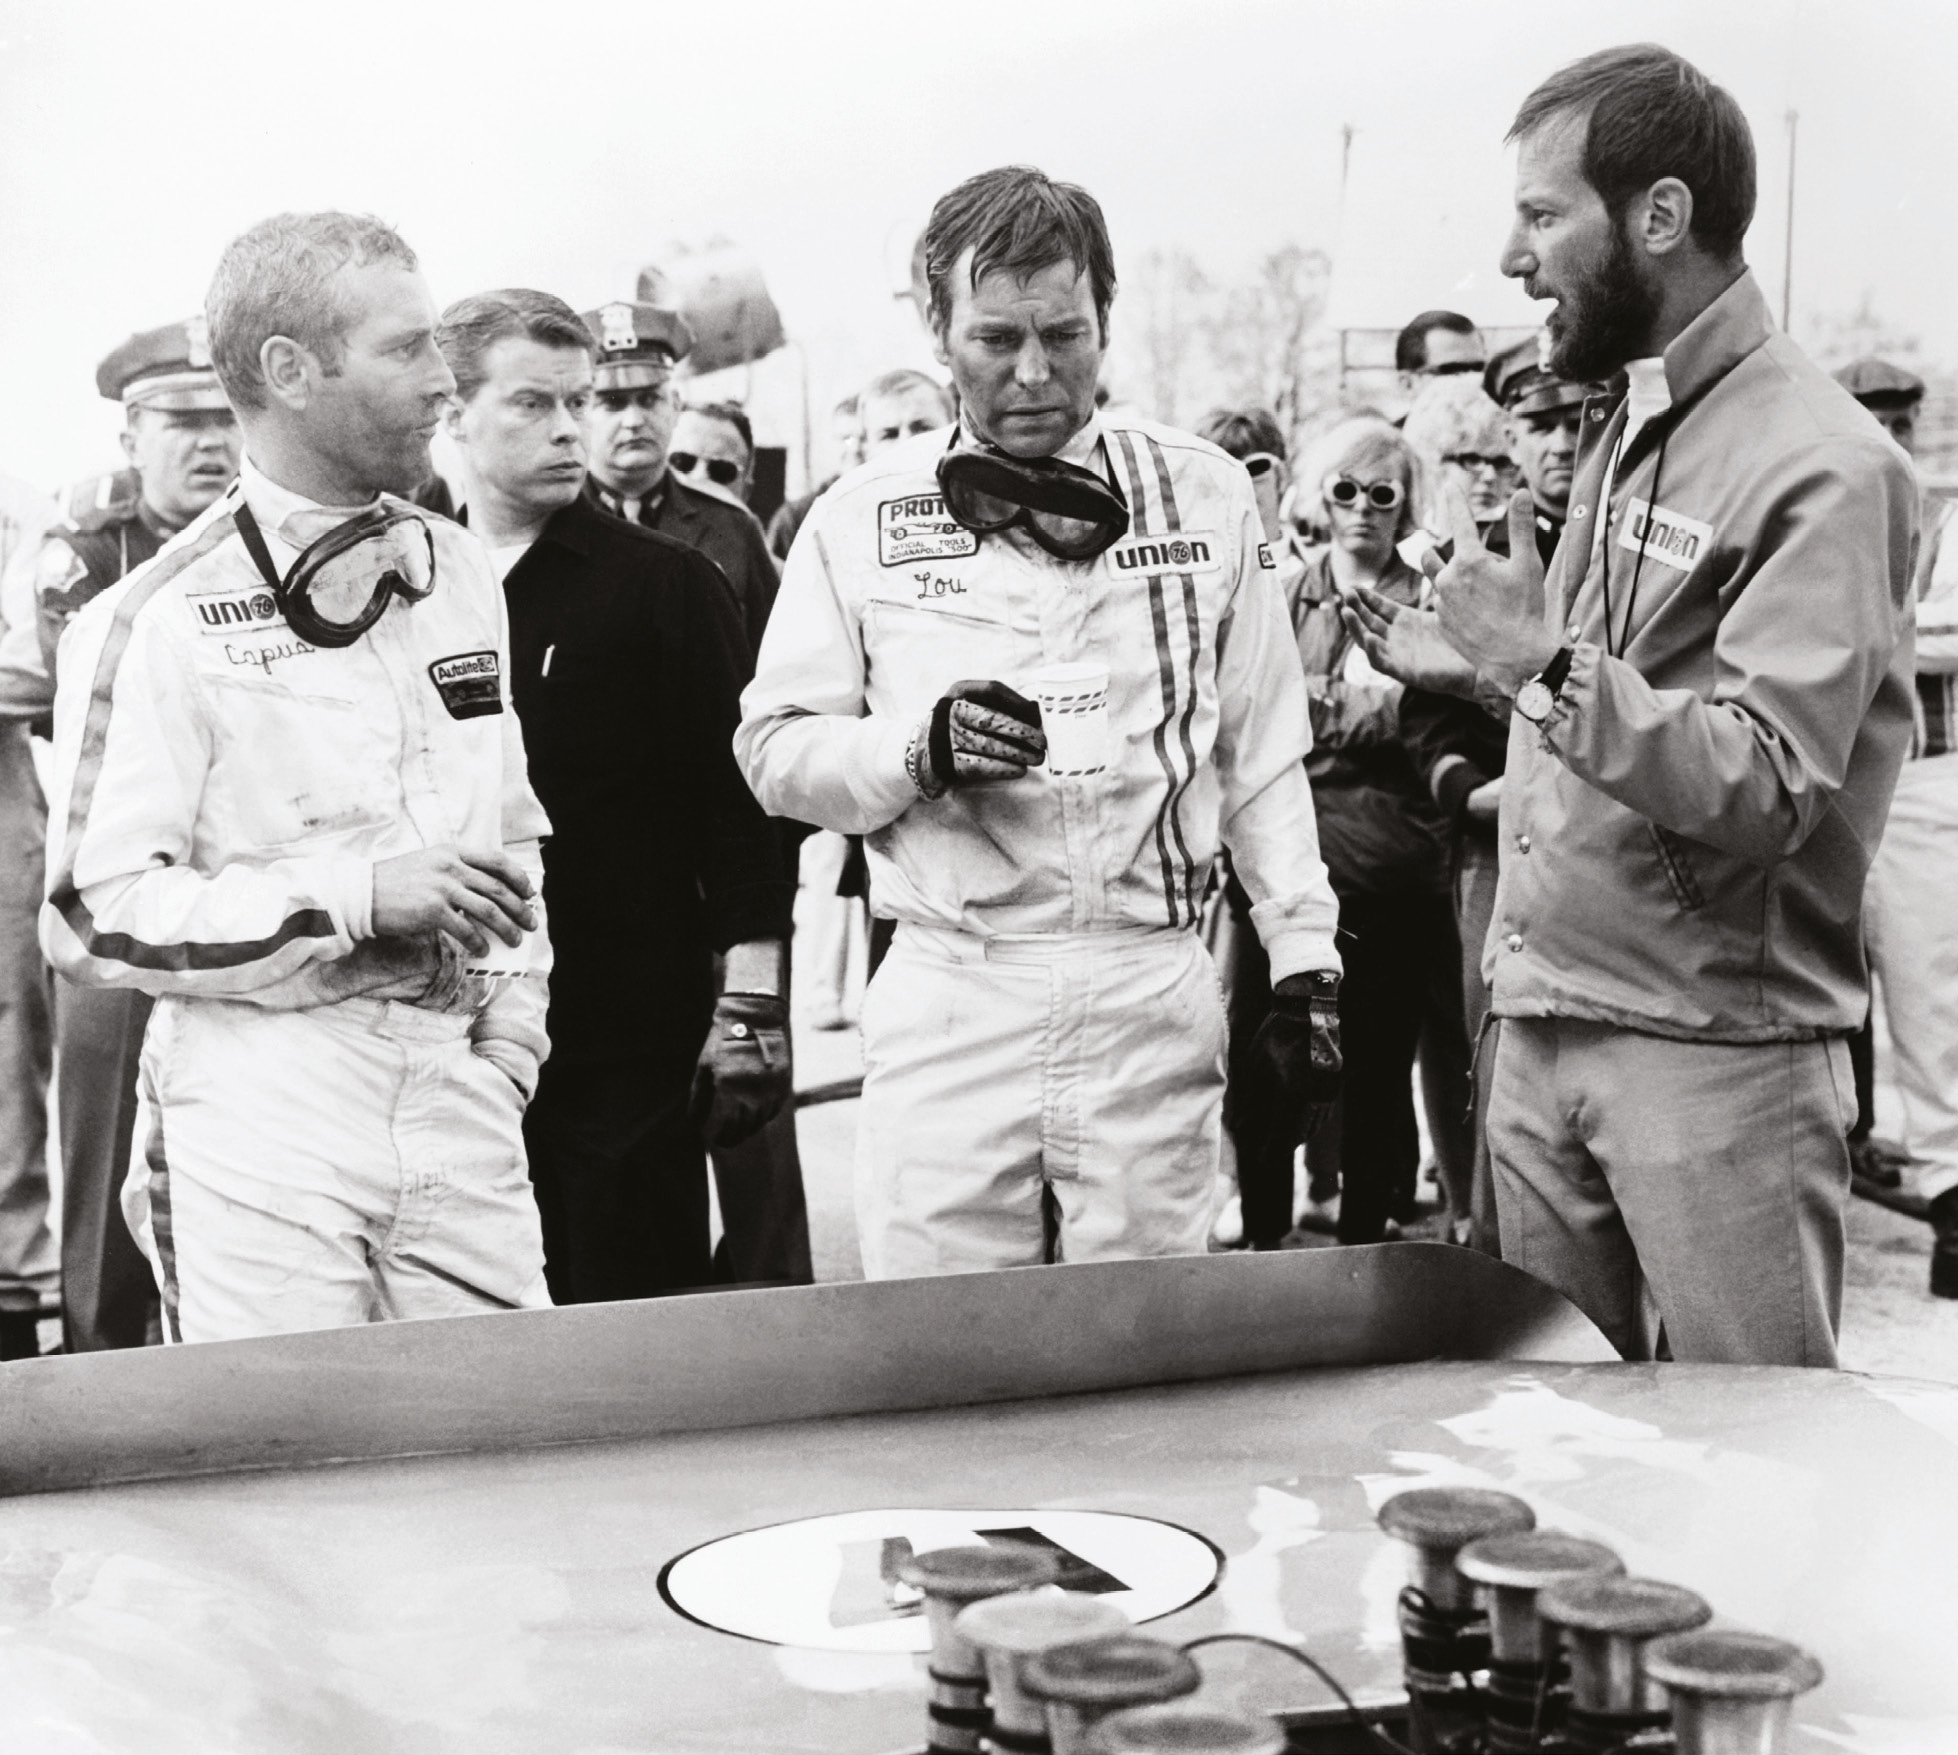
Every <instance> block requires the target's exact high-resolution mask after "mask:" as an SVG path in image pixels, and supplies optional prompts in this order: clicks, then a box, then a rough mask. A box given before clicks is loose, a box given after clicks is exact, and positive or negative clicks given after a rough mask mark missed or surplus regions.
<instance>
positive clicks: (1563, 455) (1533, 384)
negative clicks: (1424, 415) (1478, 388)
mask: <svg viewBox="0 0 1958 1755" xmlns="http://www.w3.org/2000/svg"><path fill="white" fill-rule="evenodd" d="M1482 388H1483V389H1484V390H1485V391H1487V392H1488V395H1489V399H1490V401H1492V402H1494V403H1495V404H1496V405H1497V406H1498V407H1499V408H1501V409H1502V411H1503V413H1504V414H1506V415H1507V416H1508V417H1509V444H1510V455H1511V456H1512V457H1514V458H1515V459H1516V462H1517V464H1518V466H1519V467H1520V468H1521V469H1522V471H1523V482H1524V485H1525V486H1526V487H1528V488H1529V490H1530V498H1531V500H1532V501H1534V502H1535V505H1536V545H1537V552H1538V553H1539V554H1541V555H1542V556H1543V564H1544V565H1545V566H1546V567H1547V566H1548V565H1549V564H1550V557H1551V555H1553V554H1554V553H1555V552H1556V549H1557V538H1558V537H1559V536H1561V535H1562V534H1563V529H1564V516H1565V513H1566V512H1567V511H1568V510H1569V507H1570V485H1571V478H1572V476H1573V475H1574V474H1575V472H1576V469H1577V435H1578V433H1579V431H1580V430H1581V428H1582V427H1583V424H1584V399H1585V397H1586V396H1589V395H1593V394H1595V393H1596V391H1597V386H1596V385H1593V384H1573V383H1570V382H1568V381H1567V380H1565V379H1563V378H1560V377H1558V376H1557V375H1556V373H1554V372H1552V371H1551V370H1550V369H1549V368H1548V367H1547V366H1546V365H1544V363H1543V345H1542V342H1541V341H1540V340H1539V339H1538V338H1537V337H1535V336H1532V337H1530V339H1528V340H1527V341H1519V342H1517V343H1516V344H1515V345H1514V346H1513V347H1506V348H1504V349H1503V350H1502V352H1501V353H1499V354H1497V355H1496V357H1495V358H1494V359H1492V360H1491V361H1490V362H1489V364H1488V365H1487V366H1486V367H1485V368H1484V370H1483V373H1482Z"/></svg>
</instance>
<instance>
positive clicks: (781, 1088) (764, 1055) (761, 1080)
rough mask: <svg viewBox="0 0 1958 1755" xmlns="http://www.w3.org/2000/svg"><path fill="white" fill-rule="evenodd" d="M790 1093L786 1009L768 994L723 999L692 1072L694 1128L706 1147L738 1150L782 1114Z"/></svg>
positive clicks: (791, 1074)
mask: <svg viewBox="0 0 1958 1755" xmlns="http://www.w3.org/2000/svg"><path fill="white" fill-rule="evenodd" d="M794 1090H795V1068H794V1066H793V1065H792V1064H791V1062H790V1059H789V1004H788V1001H787V1000H785V999H780V998H777V997H776V996H775V995H774V994H772V993H724V994H722V995H721V997H720V999H719V1000H718V1001H717V1002H716V1003H715V1006H714V1023H713V1026H712V1028H711V1029H709V1030H708V1032H707V1045H706V1046H705V1047H704V1048H702V1049H701V1051H700V1060H699V1062H698V1063H697V1064H696V1065H695V1067H694V1075H693V1097H692V1101H691V1104H690V1108H691V1112H692V1115H693V1119H694V1125H695V1126H697V1127H698V1128H699V1129H700V1137H701V1138H702V1139H703V1140H705V1141H706V1143H707V1144H708V1145H710V1146H738V1145H739V1144H740V1143H741V1142H742V1141H743V1140H745V1139H751V1138H753V1137H754V1135H756V1134H758V1133H760V1132H761V1130H762V1129H763V1128H764V1127H766V1126H767V1125H768V1124H769V1123H770V1122H771V1121H773V1120H774V1119H775V1117H776V1116H777V1115H779V1114H780V1113H781V1112H782V1107H783V1105H784V1104H786V1103H787V1102H788V1101H789V1099H790V1097H791V1096H792V1095H793V1094H794Z"/></svg>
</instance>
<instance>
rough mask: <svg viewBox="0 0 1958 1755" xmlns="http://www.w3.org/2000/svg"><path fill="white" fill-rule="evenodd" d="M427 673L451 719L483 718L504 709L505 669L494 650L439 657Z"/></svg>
mask: <svg viewBox="0 0 1958 1755" xmlns="http://www.w3.org/2000/svg"><path fill="white" fill-rule="evenodd" d="M428 674H429V678H430V680H431V681H433V682H434V684H435V689H436V692H437V693H438V694H439V695H440V696H441V697H442V705H443V706H445V707H446V708H448V710H449V717H450V718H451V719H480V718H482V716H483V715H484V714H485V713H501V712H502V711H503V690H502V687H501V681H502V671H501V669H500V667H499V666H498V664H497V662H496V654H495V653H494V652H458V653H457V654H456V655H455V656H454V657H453V658H438V659H436V661H435V662H434V663H433V664H431V665H430V666H429V667H428Z"/></svg>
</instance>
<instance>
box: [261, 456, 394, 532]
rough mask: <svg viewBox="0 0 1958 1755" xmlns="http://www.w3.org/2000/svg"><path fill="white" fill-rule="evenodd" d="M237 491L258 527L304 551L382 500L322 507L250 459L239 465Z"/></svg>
mask: <svg viewBox="0 0 1958 1755" xmlns="http://www.w3.org/2000/svg"><path fill="white" fill-rule="evenodd" d="M238 489H239V492H240V493H242V494H243V495H244V498H245V504H246V505H248V506H249V507H251V509H252V516H253V517H254V518H256V519H257V520H258V523H259V528H260V529H261V530H265V531H268V532H270V533H271V534H273V535H275V536H277V537H278V538H279V539H280V540H281V541H282V542H286V543H289V544H290V545H291V546H292V547H294V548H305V547H306V546H307V545H308V544H309V543H314V542H317V541H319V539H320V538H321V537H322V536H324V535H326V533H327V532H328V531H329V530H337V529H339V527H340V526H341V525H342V524H344V523H346V521H347V520H348V519H349V518H357V517H359V516H360V514H361V513H362V512H364V511H366V510H367V508H368V506H372V505H373V504H374V503H375V500H378V499H379V498H380V495H378V494H376V495H375V496H374V499H373V500H369V501H368V502H367V505H364V506H322V505H321V504H320V503H319V501H317V500H309V499H307V498H306V496H305V495H304V494H296V493H294V492H293V491H292V489H291V488H288V487H281V486H280V485H279V484H278V483H277V482H276V481H274V480H273V479H272V478H271V477H270V476H269V475H267V474H266V473H265V471H264V470H262V469H260V468H259V466H258V465H257V464H256V463H254V462H253V461H252V460H251V458H250V457H249V456H246V457H244V458H242V459H241V460H240V461H239V465H238Z"/></svg>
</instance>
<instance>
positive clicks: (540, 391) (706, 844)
mask: <svg viewBox="0 0 1958 1755" xmlns="http://www.w3.org/2000/svg"><path fill="white" fill-rule="evenodd" d="M438 340H439V342H440V345H441V347H442V350H443V353H444V355H445V357H446V358H447V359H448V361H449V364H450V368H451V369H452V370H453V371H454V373H455V376H456V386H457V387H456V402H455V406H454V408H453V409H452V411H451V413H450V416H449V422H448V425H449V432H450V436H451V437H452V438H453V439H454V440H455V443H456V448H457V452H458V455H459V456H460V457H461V459H462V464H463V497H464V512H465V515H466V516H467V517H468V519H469V522H470V524H471V526H472V528H473V529H474V530H475V531H476V532H477V534H478V535H479V536H481V537H482V539H483V541H484V542H485V543H486V544H487V545H488V546H489V549H490V553H491V556H492V558H493V559H494V560H495V562H496V565H497V567H498V569H499V571H500V572H501V573H502V575H503V581H504V593H505V599H506V602H507V604H508V608H509V614H510V665H511V688H512V694H513V697H514V699H515V702H516V708H517V713H518V716H519V718H520V719H521V720H522V723H523V730H524V739H525V744H526V747H527V752H528V757H529V764H530V777H531V783H532V785H533V787H534V788H535V789H536V792H537V795H538V797H539V798H540V799H541V800H542V801H543V804H544V807H545V809H546V811H547V812H548V813H549V814H550V818H551V825H552V836H551V839H550V841H549V842H548V843H547V844H546V846H545V850H544V893H545V897H546V905H547V906H548V907H549V909H550V910H551V921H552V929H553V930H552V938H553V941H554V946H555V950H556V956H557V962H556V967H555V969H554V970H553V973H552V977H551V1009H550V1019H549V1028H550V1035H551V1049H552V1052H551V1058H550V1060H549V1062H548V1063H547V1064H546V1066H545V1069H544V1073H543V1077H542V1081H541V1083H540V1084H539V1086H538V1091H537V1096H536V1100H535V1101H534V1102H533V1104H532V1105H531V1109H530V1113H529V1115H528V1117H527V1119H526V1121H525V1128H524V1133H525V1141H526V1144H527V1145H528V1147H529V1151H530V1168H531V1179H532V1182H533V1183H534V1185H535V1187H536V1190H537V1198H538V1205H539V1207H540V1209H541V1211H542V1214H543V1220H544V1246H545V1255H546V1272H547V1275H548V1277H549V1280H550V1286H551V1294H552V1296H553V1298H554V1299H555V1300H556V1301H557V1302H559V1303H581V1302H591V1301H596V1300H604V1299H616V1298H638V1297H646V1296H649V1295H651V1294H654V1293H658V1292H662V1291H667V1290H672V1289H675V1288H679V1287H683V1286H698V1285H704V1284H706V1283H708V1282H709V1281H710V1280H711V1278H712V1277H713V1275H712V1270H711V1264H710V1257H709V1253H708V1225H707V1172H706V1162H705V1154H704V1147H705V1146H706V1145H723V1144H733V1143H736V1142H738V1141H740V1140H742V1139H745V1138H748V1137H750V1136H752V1135H753V1134H754V1133H755V1132H756V1131H757V1130H758V1129H759V1128H760V1127H761V1126H762V1125H763V1124H765V1123H766V1122H767V1121H768V1120H769V1119H770V1118H771V1117H772V1116H774V1115H775V1114H777V1113H778V1112H779V1111H780V1110H781V1109H782V1107H783V1106H784V1104H786V1103H787V1101H788V1099H789V1095H790V1067H789V1056H788V1041H787V1031H786V1025H787V1008H786V1003H785V1001H784V999H783V997H782V995H783V968H782V962H783V957H782V949H783V945H784V943H785V941H786V939H787V937H788V930H789V910H790V903H791V900H792V896H793V890H792V886H791V885H790V884H789V883H788V882H787V881H786V878H785V876H784V874H783V870H782V865H781V860H780V856H779V853H778V849H777V840H776V836H775V831H774V829H773V826H772V825H771V824H770V822H769V820H768V818H767V817H766V816H764V815H763V814H762V811H761V807H760V806H759V805H757V804H756V803H755V801H754V797H753V795H752V794H751V793H750V792H749V790H748V787H747V784H746V782H745V781H743V779H742V778H741V775H740V772H739V770H738V769H737V768H736V767H735V764H734V757H733V753H732V747H731V744H732V738H733V734H734V727H735V724H736V722H737V720H738V718H739V708H738V696H739V690H740V686H741V679H742V677H744V676H745V675H746V674H747V671H748V668H749V665H750V662H751V660H750V657H749V654H748V649H747V643H746V640H745V637H744V636H743V633H742V631H741V627H740V623H739V621H738V619H737V615H736V610H735V606H734V602H733V600H732V598H731V596H730V594H729V592H728V589H727V585H726V582H725V580H724V579H723V578H722V577H721V575H720V573H719V572H718V570H717V569H716V568H715V567H714V565H713V563H712V562H710V561H709V560H707V559H706V557H705V556H703V555H701V554H699V553H698V552H696V551H695V550H693V549H690V548H687V547H685V546H684V545H682V544H680V543H678V542H674V541H671V540H669V539H667V538H665V537H663V536H659V535H656V534H654V533H653V532H651V531H649V530H643V529H635V528H633V527H631V526H629V525H627V524H624V523H622V522H621V521H619V520H618V519H616V518H610V517H607V516H605V515H604V514H603V513H601V512H600V511H598V510H597V509H596V508H595V507H594V506H593V505H592V504H591V503H590V502H589V501H588V500H587V499H586V498H584V497H583V495H582V493H581V489H582V487H583V483H584V474H585V425H584V422H585V414H586V410H587V408H588V405H589V402H590V398H591V386H592V361H591V340H590V336H589V334H588V333H587V331H586V329H585V327H584V325H583V324H582V323H581V322H580V320H579V319H578V317H577V315H576V314H575V313H574V312H572V311H571V309H570V308H569V307H568V306H566V305H564V304H562V303H560V302H559V301H558V300H556V299H554V298H551V297H550V296H549V295H548V294H544V293H536V292H526V291H508V292H496V293H484V294H479V295H477V296H475V297H473V298H468V299H464V300H462V301H461V302H460V303H459V304H456V305H452V306H451V307H450V308H449V309H448V311H446V312H445V313H444V315H443V322H442V329H441V332H440V334H439V336H438ZM716 952H723V953H725V958H726V973H725V978H724V982H723V987H722V991H721V992H720V994H719V995H718V997H717V996H716V993H715V988H714V957H715V953H716ZM703 1041H704V1042H705V1047H703V1046H702V1044H703Z"/></svg>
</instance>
